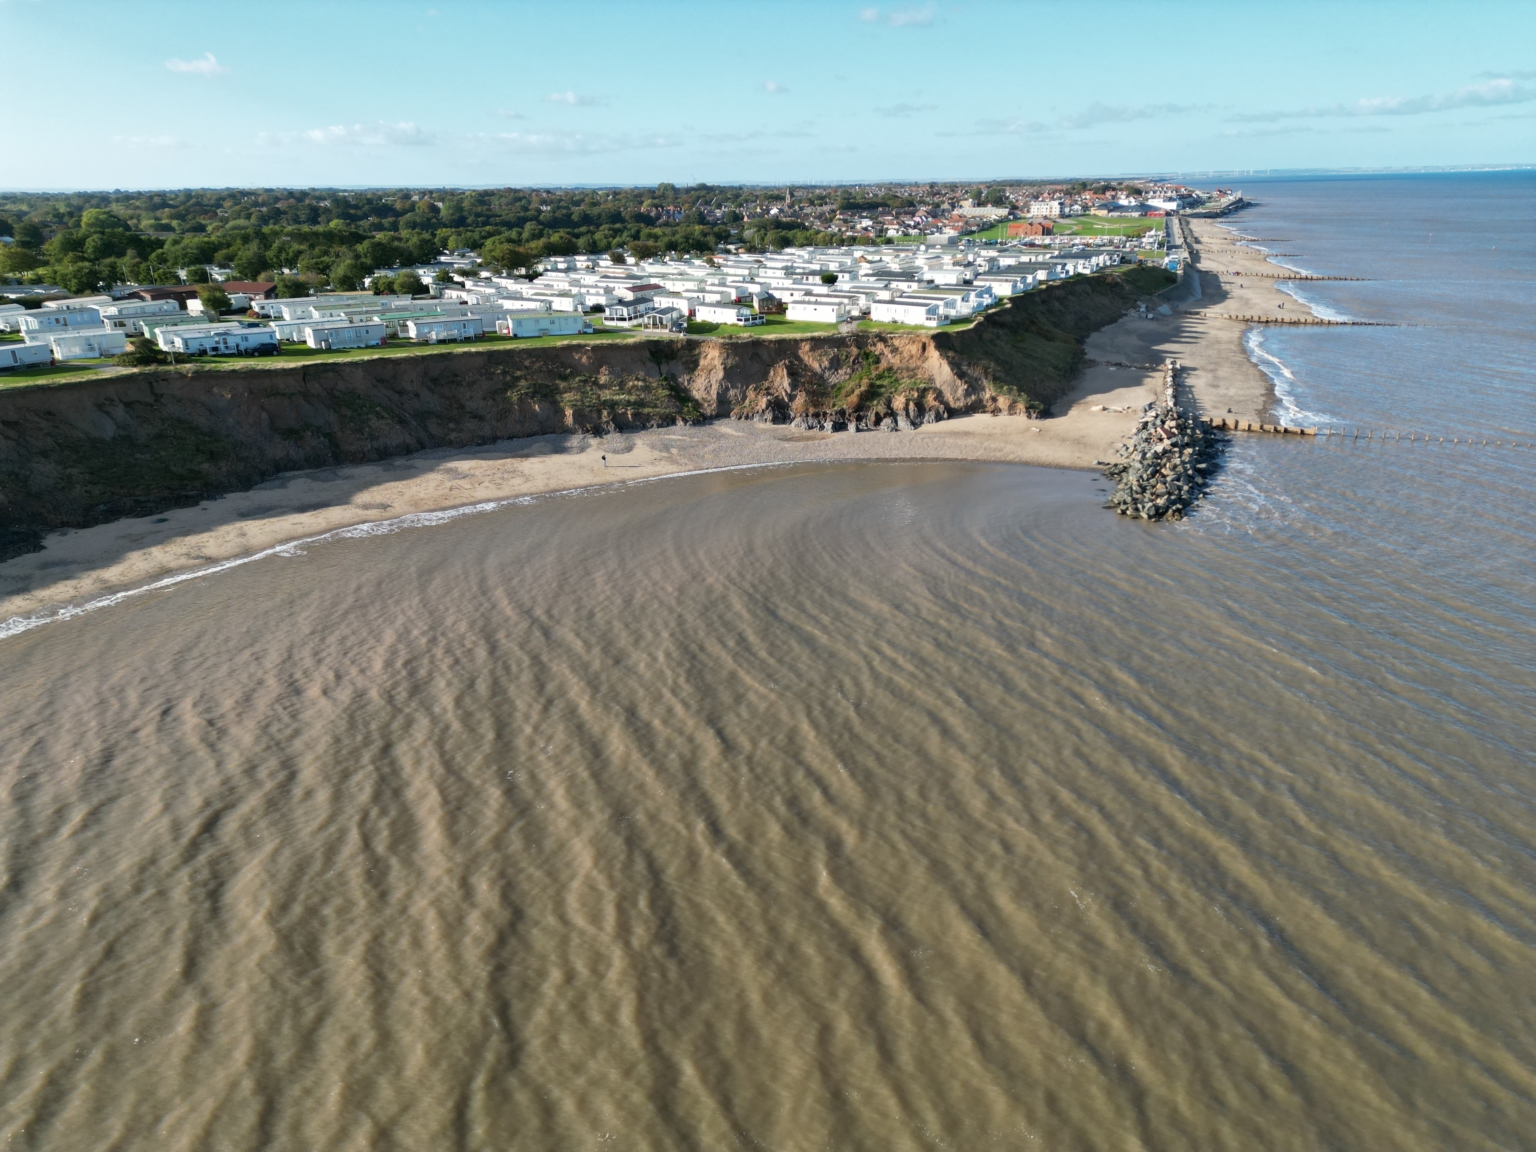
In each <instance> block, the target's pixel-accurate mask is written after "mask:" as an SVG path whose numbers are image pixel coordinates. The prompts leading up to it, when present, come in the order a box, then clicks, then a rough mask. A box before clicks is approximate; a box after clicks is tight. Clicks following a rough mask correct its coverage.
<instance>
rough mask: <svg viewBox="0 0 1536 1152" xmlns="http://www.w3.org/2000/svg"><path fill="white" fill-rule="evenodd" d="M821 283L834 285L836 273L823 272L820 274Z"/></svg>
mask: <svg viewBox="0 0 1536 1152" xmlns="http://www.w3.org/2000/svg"><path fill="white" fill-rule="evenodd" d="M821 282H822V283H823V284H836V283H837V273H836V272H823V273H822V274H821Z"/></svg>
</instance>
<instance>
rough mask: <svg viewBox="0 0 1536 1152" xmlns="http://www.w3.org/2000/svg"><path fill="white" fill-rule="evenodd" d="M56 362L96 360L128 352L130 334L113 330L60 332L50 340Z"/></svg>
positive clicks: (97, 329)
mask: <svg viewBox="0 0 1536 1152" xmlns="http://www.w3.org/2000/svg"><path fill="white" fill-rule="evenodd" d="M48 343H49V345H50V346H51V347H52V348H53V358H54V359H55V360H60V361H63V360H95V359H97V358H99V357H102V356H116V355H117V354H118V353H119V352H125V351H127V350H128V334H127V333H126V332H118V331H115V330H114V329H111V328H96V329H93V330H88V331H85V332H60V333H58V335H56V336H50V337H49V338H48Z"/></svg>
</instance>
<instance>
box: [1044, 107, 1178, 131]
mask: <svg viewBox="0 0 1536 1152" xmlns="http://www.w3.org/2000/svg"><path fill="white" fill-rule="evenodd" d="M1193 111H1195V106H1194V105H1192V104H1115V105H1109V104H1100V103H1097V102H1095V103H1093V104H1090V105H1088V107H1086V108H1084V109H1083V110H1082V111H1081V112H1073V113H1070V114H1069V115H1066V116H1063V117H1062V118H1061V119H1060V120H1059V121H1058V123H1059V124H1060V126H1061V127H1063V128H1093V127H1096V126H1097V125H1099V124H1125V123H1127V122H1128V121H1131V120H1152V119H1155V118H1157V117H1159V116H1177V115H1179V114H1180V113H1182V112H1193Z"/></svg>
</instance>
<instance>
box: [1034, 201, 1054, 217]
mask: <svg viewBox="0 0 1536 1152" xmlns="http://www.w3.org/2000/svg"><path fill="white" fill-rule="evenodd" d="M1061 210H1062V203H1061V201H1060V200H1031V201H1030V202H1029V214H1030V215H1031V216H1048V217H1055V216H1060V215H1061Z"/></svg>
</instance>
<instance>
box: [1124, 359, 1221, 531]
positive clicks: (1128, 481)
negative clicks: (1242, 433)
mask: <svg viewBox="0 0 1536 1152" xmlns="http://www.w3.org/2000/svg"><path fill="white" fill-rule="evenodd" d="M1177 373H1178V365H1177V363H1170V364H1169V365H1168V367H1167V369H1166V370H1165V374H1164V377H1163V398H1162V399H1161V400H1160V401H1158V402H1156V403H1153V404H1148V405H1147V407H1146V409H1145V410H1144V411H1143V413H1142V417H1141V419H1140V420H1139V421H1138V422H1137V424H1136V431H1135V432H1134V433H1133V434H1132V436H1131V440H1130V442H1129V443H1128V444H1122V445H1121V446H1120V455H1121V456H1122V457H1123V459H1121V460H1118V461H1115V462H1113V463H1110V464H1108V465H1107V466H1106V467H1105V468H1104V475H1105V476H1107V477H1108V478H1110V479H1111V480H1114V481H1115V490H1114V492H1113V493H1112V494H1111V496H1110V498H1109V503H1108V505H1107V507H1110V508H1113V509H1114V510H1115V511H1116V512H1119V513H1120V515H1122V516H1132V517H1139V518H1140V519H1142V520H1182V519H1183V518H1184V512H1185V510H1186V509H1187V508H1188V507H1189V506H1190V505H1191V504H1193V503H1194V502H1195V501H1196V500H1198V499H1199V498H1200V496H1201V495H1202V494H1203V493H1204V491H1205V486H1206V484H1207V483H1208V482H1209V479H1210V476H1211V474H1212V473H1214V472H1215V470H1216V468H1217V467H1218V465H1219V463H1220V455H1221V448H1222V445H1223V443H1224V442H1225V438H1224V437H1222V436H1221V435H1220V434H1218V433H1216V432H1214V431H1212V429H1211V428H1210V426H1209V425H1208V424H1206V423H1205V421H1203V420H1202V419H1200V418H1199V417H1198V416H1195V415H1192V414H1190V413H1187V412H1184V411H1183V410H1182V409H1180V408H1179V406H1178V402H1177V400H1176V399H1175V386H1176V384H1177V378H1178V377H1177Z"/></svg>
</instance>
